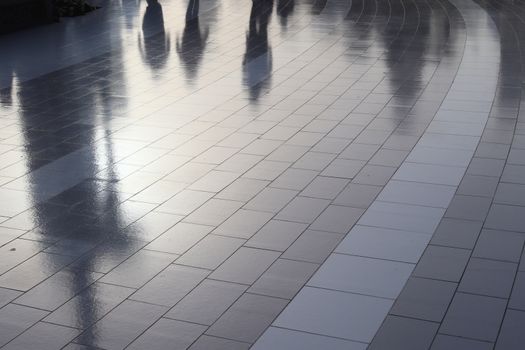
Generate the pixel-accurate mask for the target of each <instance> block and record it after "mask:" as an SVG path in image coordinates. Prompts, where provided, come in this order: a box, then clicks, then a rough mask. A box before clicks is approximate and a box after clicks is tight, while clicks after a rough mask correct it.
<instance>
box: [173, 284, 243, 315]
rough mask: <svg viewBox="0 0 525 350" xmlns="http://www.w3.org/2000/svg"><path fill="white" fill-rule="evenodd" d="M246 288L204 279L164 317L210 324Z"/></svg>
mask: <svg viewBox="0 0 525 350" xmlns="http://www.w3.org/2000/svg"><path fill="white" fill-rule="evenodd" d="M246 288H247V287H246V286H243V285H240V284H237V283H228V282H221V281H214V280H208V279H206V280H204V281H202V283H201V284H199V285H198V286H197V287H196V288H195V289H194V290H192V291H191V292H190V293H189V294H188V295H187V296H185V297H184V298H183V299H182V300H181V301H180V302H179V303H177V305H175V306H174V307H173V308H172V309H171V310H170V311H169V312H168V313H167V314H166V315H165V317H168V318H172V319H177V320H183V321H188V322H193V323H198V324H203V325H211V324H213V323H214V322H215V321H216V320H217V319H218V318H219V317H220V316H221V315H222V314H223V312H224V311H226V310H227V309H228V308H229V307H230V306H231V305H232V304H233V303H234V302H235V301H236V300H237V299H238V298H239V297H240V296H241V295H242V293H244V291H245V290H246ZM203 305H206V307H203Z"/></svg>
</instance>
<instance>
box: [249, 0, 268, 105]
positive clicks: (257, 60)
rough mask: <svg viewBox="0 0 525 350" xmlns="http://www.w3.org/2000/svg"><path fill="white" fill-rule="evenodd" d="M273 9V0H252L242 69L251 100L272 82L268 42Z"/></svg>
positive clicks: (257, 96) (256, 97)
mask: <svg viewBox="0 0 525 350" xmlns="http://www.w3.org/2000/svg"><path fill="white" fill-rule="evenodd" d="M272 11H273V0H252V11H251V13H250V25H249V30H248V34H247V35H246V54H245V55H244V59H243V70H242V72H243V82H244V85H245V86H247V87H248V88H249V90H250V99H251V100H257V99H258V98H259V96H260V94H261V91H262V90H263V89H264V88H265V87H267V86H268V85H269V84H270V73H271V71H272V51H271V48H270V46H269V43H268V24H269V23H270V18H271V16H272Z"/></svg>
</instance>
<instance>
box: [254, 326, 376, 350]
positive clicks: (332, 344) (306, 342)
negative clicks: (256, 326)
mask: <svg viewBox="0 0 525 350" xmlns="http://www.w3.org/2000/svg"><path fill="white" fill-rule="evenodd" d="M252 349H253V350H268V349H273V350H316V349H325V350H365V349H366V344H364V343H358V342H352V341H349V340H344V339H338V338H332V337H326V336H322V335H317V334H312V333H305V332H298V331H293V330H290V329H282V328H277V327H270V328H268V330H267V331H266V332H264V334H263V335H262V336H261V337H260V338H259V339H258V340H257V342H256V343H255V345H254V346H253V347H252Z"/></svg>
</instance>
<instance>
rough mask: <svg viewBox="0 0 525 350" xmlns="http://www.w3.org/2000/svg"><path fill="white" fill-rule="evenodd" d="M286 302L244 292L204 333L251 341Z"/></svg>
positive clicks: (262, 330)
mask: <svg viewBox="0 0 525 350" xmlns="http://www.w3.org/2000/svg"><path fill="white" fill-rule="evenodd" d="M287 303H288V302H287V301H286V300H283V299H277V298H271V297H267V296H263V295H254V294H244V295H243V296H242V297H241V298H239V300H237V301H236V302H235V304H233V306H232V307H231V308H230V309H229V310H228V311H226V312H225V313H224V314H223V315H222V316H221V318H219V319H218V320H217V322H215V323H214V324H213V326H211V327H210V328H209V329H208V330H207V331H206V334H208V335H215V336H218V337H221V338H228V339H232V340H237V341H244V342H250V343H253V342H255V340H257V338H258V337H259V336H260V335H261V334H262V333H263V332H264V331H265V330H266V328H267V327H268V326H269V325H270V324H271V323H272V321H273V319H274V318H275V317H276V316H277V315H278V314H279V313H280V312H281V311H282V310H283V309H284V307H285V306H286V304H287Z"/></svg>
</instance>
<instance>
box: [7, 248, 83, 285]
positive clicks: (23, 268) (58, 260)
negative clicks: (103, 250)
mask: <svg viewBox="0 0 525 350" xmlns="http://www.w3.org/2000/svg"><path fill="white" fill-rule="evenodd" d="M73 259H74V258H73V257H70V256H64V255H55V254H47V253H39V254H37V255H35V256H33V257H32V258H30V259H29V260H26V261H25V262H23V263H22V264H20V265H18V266H16V267H15V268H13V269H12V270H9V271H8V272H6V273H4V274H3V275H2V276H0V287H4V288H9V289H16V290H21V291H28V290H29V289H31V288H33V287H34V286H36V285H37V284H39V283H41V282H42V281H44V280H45V279H47V278H48V277H50V276H52V275H53V274H55V273H56V272H58V271H60V270H61V269H63V268H64V267H66V266H67V265H69V264H71V262H72V261H73Z"/></svg>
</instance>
